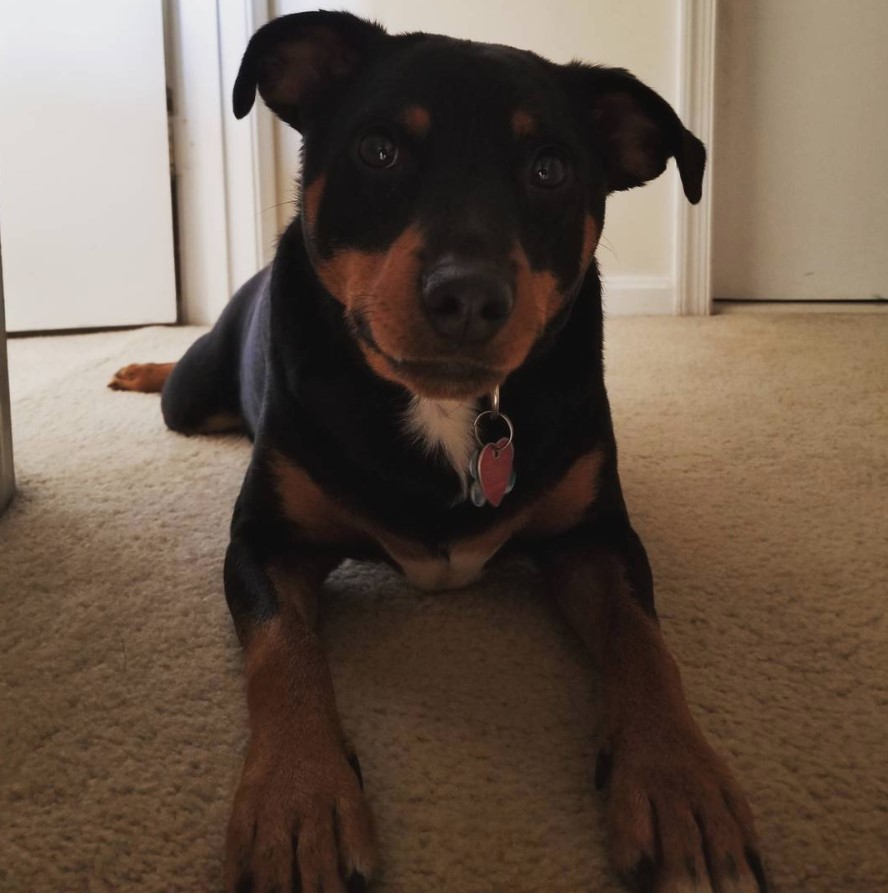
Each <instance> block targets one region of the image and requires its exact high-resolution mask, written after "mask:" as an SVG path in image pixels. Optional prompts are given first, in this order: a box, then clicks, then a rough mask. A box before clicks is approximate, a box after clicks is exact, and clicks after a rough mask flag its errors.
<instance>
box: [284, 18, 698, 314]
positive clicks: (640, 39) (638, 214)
mask: <svg viewBox="0 0 888 893" xmlns="http://www.w3.org/2000/svg"><path fill="white" fill-rule="evenodd" d="M318 5H319V4H317V3H310V2H308V3H307V2H298V0H274V2H273V4H272V11H273V12H274V13H275V14H277V15H282V14H285V13H289V12H301V11H305V10H308V9H316V8H318ZM681 6H682V4H681V3H680V2H679V0H656V2H651V0H620V2H615V0H547V2H539V0H511V2H509V0H495V2H494V0H484V2H479V0H449V2H439V0H434V2H433V0H353V2H346V3H343V2H336V3H330V4H329V8H331V9H343V8H347V9H350V10H352V11H354V12H356V13H358V14H360V15H365V16H368V17H370V18H375V19H377V20H378V21H379V22H381V23H382V24H383V25H384V26H385V27H386V28H388V30H389V31H392V32H400V31H416V30H423V31H431V32H438V33H443V34H450V35H453V36H456V37H466V38H471V39H474V40H484V41H491V42H496V43H506V44H512V45H514V46H518V47H522V48H526V49H531V50H534V51H535V52H538V53H540V54H541V55H543V56H547V57H548V58H550V59H552V60H554V61H556V62H569V61H570V60H571V59H582V60H583V61H588V62H600V63H605V64H610V65H619V66H621V67H624V68H628V69H629V70H631V71H633V72H634V73H635V74H636V75H638V76H639V77H640V78H641V79H642V80H644V81H645V82H646V83H648V84H649V85H650V86H652V87H653V88H654V89H656V90H658V91H659V92H660V93H661V94H662V95H663V96H664V97H665V98H666V99H667V100H668V101H669V102H671V103H672V104H673V105H675V104H676V102H677V99H678V95H677V90H678V74H677V72H678V63H679V16H680V9H681ZM286 130H287V129H286V128H284V127H281V128H280V129H279V131H280V132H279V136H278V140H279V142H278V151H277V164H278V183H279V195H278V201H279V202H281V203H283V207H282V208H281V212H282V222H283V221H284V219H286V218H287V217H288V216H291V215H292V211H293V208H292V205H288V204H286V203H287V202H288V201H290V200H291V199H292V198H293V187H292V177H293V172H294V171H295V170H296V168H297V164H298V155H297V152H298V136H297V135H296V134H294V133H293V132H292V131H287V132H286V133H284V132H283V131H286ZM677 179H678V177H677V172H676V171H675V167H674V164H672V163H671V164H670V169H669V171H667V173H666V174H664V175H663V176H662V177H661V178H660V179H659V180H656V181H654V182H653V183H651V184H649V185H648V186H646V187H644V188H643V189H637V190H633V191H630V192H626V193H620V194H616V195H614V196H612V198H611V200H610V201H609V203H608V209H607V221H606V224H605V229H604V238H603V239H602V243H601V245H600V246H599V249H598V258H599V261H600V263H601V266H602V269H603V270H604V272H605V277H606V281H607V291H608V292H609V293H610V295H611V300H610V302H609V304H608V309H609V312H620V310H621V309H633V310H636V311H639V310H643V311H646V312H649V311H654V312H663V313H671V312H672V311H673V302H674V298H675V269H674V252H675V243H674V239H675V228H676V226H675V222H676V214H675V202H676V201H678V191H677V188H676V182H677Z"/></svg>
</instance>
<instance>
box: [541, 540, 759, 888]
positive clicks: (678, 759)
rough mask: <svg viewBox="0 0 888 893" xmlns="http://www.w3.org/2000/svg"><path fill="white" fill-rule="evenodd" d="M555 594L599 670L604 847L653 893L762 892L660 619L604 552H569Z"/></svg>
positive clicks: (743, 807) (746, 827)
mask: <svg viewBox="0 0 888 893" xmlns="http://www.w3.org/2000/svg"><path fill="white" fill-rule="evenodd" d="M551 574H552V577H551V579H552V583H553V585H554V594H555V596H556V598H557V600H558V602H559V603H560V605H561V607H562V609H563V610H564V613H565V614H566V615H567V617H568V619H569V620H570V621H571V623H572V624H573V626H574V627H575V628H576V629H577V631H578V632H579V633H580V635H581V636H582V638H583V639H584V640H585V642H586V643H587V645H588V646H589V649H590V650H591V652H592V654H593V656H594V657H595V659H596V661H597V662H598V663H599V665H600V668H601V672H602V676H603V695H604V697H603V714H604V716H603V718H604V748H603V750H602V755H601V757H600V758H599V764H598V767H597V771H596V782H597V783H599V786H603V785H605V784H607V785H608V801H607V819H608V845H609V850H610V856H611V859H612V861H613V863H614V865H615V867H616V868H617V870H618V871H620V872H621V874H623V875H624V876H625V877H626V878H627V879H630V880H631V881H634V882H635V883H637V884H639V885H641V886H642V888H643V889H649V890H652V891H656V893H679V891H681V893H685V891H691V890H694V891H699V893H710V891H714V893H722V891H731V893H734V891H736V893H756V891H760V890H762V891H763V890H765V882H764V877H763V875H762V873H761V863H760V861H759V859H758V856H757V854H756V853H757V839H756V834H755V829H754V826H753V820H752V814H751V812H750V809H749V806H748V805H747V803H746V799H745V798H744V796H743V794H742V792H741V791H740V789H739V787H738V786H737V784H736V782H735V781H734V779H733V778H732V776H731V773H730V771H729V770H728V768H727V766H726V765H725V763H724V762H723V760H722V759H721V758H720V757H719V756H718V755H717V754H716V753H715V752H714V751H713V750H712V748H711V747H710V746H709V745H708V744H707V742H706V740H705V739H704V737H703V734H702V732H701V731H700V729H699V728H698V726H697V724H696V723H695V721H694V719H693V718H692V716H691V713H690V710H689V709H688V706H687V703H686V701H685V697H684V693H683V690H682V684H681V678H680V675H679V671H678V667H677V665H676V663H675V661H674V660H673V658H672V656H671V655H670V654H669V651H668V649H667V647H666V644H665V642H664V640H663V636H662V633H661V631H660V628H659V625H658V623H657V622H656V620H654V619H653V618H651V617H649V616H648V615H647V614H645V612H644V611H643V610H642V608H641V606H640V604H639V603H638V601H637V600H636V599H635V598H634V596H633V593H632V591H631V589H630V586H629V583H628V582H627V575H626V571H625V568H624V567H623V566H622V563H621V559H620V558H619V556H618V554H617V553H615V552H614V551H612V550H610V549H608V548H605V547H594V546H584V547H571V548H570V549H565V550H564V551H562V552H560V553H559V554H558V555H557V556H555V560H554V561H553V562H552V567H551Z"/></svg>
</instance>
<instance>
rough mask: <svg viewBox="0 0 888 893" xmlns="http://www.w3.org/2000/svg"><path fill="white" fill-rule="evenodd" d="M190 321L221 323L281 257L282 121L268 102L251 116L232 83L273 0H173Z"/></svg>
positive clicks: (171, 33) (184, 277)
mask: <svg viewBox="0 0 888 893" xmlns="http://www.w3.org/2000/svg"><path fill="white" fill-rule="evenodd" d="M164 14H165V30H166V47H167V83H168V85H169V87H170V93H171V105H172V110H171V114H170V121H171V151H172V157H173V175H174V182H175V192H176V216H177V230H178V232H177V246H178V257H179V283H180V286H179V287H180V306H181V321H182V322H184V323H188V324H196V325H208V324H210V323H213V322H215V320H216V318H217V317H218V315H219V313H220V312H221V311H222V309H223V308H224V307H225V305H226V304H227V303H228V300H229V298H230V297H231V295H232V294H233V293H234V291H235V290H236V289H237V287H238V286H239V285H240V284H241V283H243V282H244V281H245V280H246V279H248V278H249V277H250V276H252V275H253V273H255V272H256V270H258V269H259V268H260V267H262V266H264V265H265V264H266V263H268V261H269V260H270V259H271V256H272V253H273V243H274V239H275V237H276V235H277V226H276V221H275V213H274V204H275V202H276V198H275V173H274V171H275V161H274V130H273V125H272V122H273V118H272V115H271V113H270V112H269V111H268V110H267V109H266V108H265V107H264V106H262V104H261V103H259V104H258V105H259V108H257V109H256V110H254V112H253V113H251V114H250V115H249V116H248V117H247V118H245V119H244V120H243V121H237V120H235V118H234V116H233V114H232V112H231V86H232V84H233V83H234V78H235V75H236V74H237V69H238V66H239V64H240V59H241V56H242V55H243V51H244V48H245V47H246V45H247V41H248V40H249V38H250V37H251V35H252V34H253V32H254V31H255V30H256V29H257V28H258V27H260V26H261V25H263V24H264V23H265V22H267V21H268V18H269V2H268V0H215V2H210V3H195V2H193V0H164Z"/></svg>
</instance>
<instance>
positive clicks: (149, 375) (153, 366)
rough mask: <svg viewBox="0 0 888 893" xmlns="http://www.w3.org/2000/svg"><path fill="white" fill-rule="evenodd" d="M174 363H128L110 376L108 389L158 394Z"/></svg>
mask: <svg viewBox="0 0 888 893" xmlns="http://www.w3.org/2000/svg"><path fill="white" fill-rule="evenodd" d="M175 365H176V364H175V363H130V364H129V366H124V367H123V368H122V369H118V370H117V371H116V372H115V373H114V375H112V376H111V381H109V382H108V387H109V388H111V390H112V391H139V392H140V393H143V394H158V393H160V391H161V390H163V385H164V382H166V380H167V379H168V378H169V377H170V373H171V372H172V371H173V366H175Z"/></svg>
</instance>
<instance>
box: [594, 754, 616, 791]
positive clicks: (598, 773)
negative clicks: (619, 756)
mask: <svg viewBox="0 0 888 893" xmlns="http://www.w3.org/2000/svg"><path fill="white" fill-rule="evenodd" d="M613 768H614V757H613V754H612V753H611V752H610V751H609V750H607V749H606V748H604V747H602V748H601V750H600V751H598V759H596V760H595V790H597V791H602V790H604V788H606V787H607V783H608V782H609V781H610V777H611V771H612V770H613Z"/></svg>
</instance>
